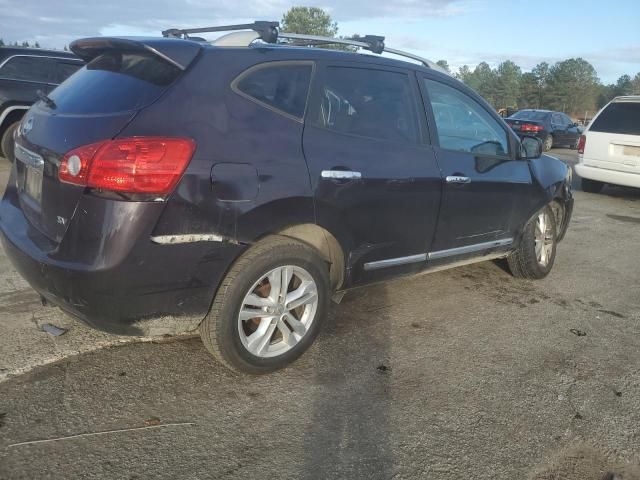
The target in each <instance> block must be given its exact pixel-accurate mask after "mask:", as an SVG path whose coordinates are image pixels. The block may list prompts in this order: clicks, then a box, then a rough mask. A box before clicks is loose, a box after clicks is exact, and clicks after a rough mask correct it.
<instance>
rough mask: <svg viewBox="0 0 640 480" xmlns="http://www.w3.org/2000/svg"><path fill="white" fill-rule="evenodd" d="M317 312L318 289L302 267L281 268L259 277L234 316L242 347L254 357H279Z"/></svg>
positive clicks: (304, 330)
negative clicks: (236, 319)
mask: <svg viewBox="0 0 640 480" xmlns="http://www.w3.org/2000/svg"><path fill="white" fill-rule="evenodd" d="M317 309H318V288H317V285H316V282H315V281H314V279H313V277H312V276H311V275H310V274H309V272H307V271H306V270H305V269H304V268H302V267H298V266H294V265H285V266H281V267H278V268H275V269H273V270H271V271H270V272H268V273H267V274H265V275H264V276H263V277H262V278H260V279H259V280H258V281H257V282H256V283H254V284H253V286H252V287H251V288H250V289H249V292H248V293H247V294H246V295H245V297H244V300H243V301H242V306H241V308H240V313H239V315H238V333H239V334H240V340H241V341H242V345H243V346H244V347H245V348H246V349H247V351H248V352H249V353H251V354H252V355H255V356H256V357H262V358H268V357H275V356H278V355H282V354H284V353H286V352H288V351H289V350H291V349H292V348H293V347H295V346H296V345H297V344H298V343H299V342H300V340H302V338H303V337H304V336H305V335H306V333H307V332H308V330H309V327H310V326H311V323H312V322H313V320H314V319H315V316H316V311H317Z"/></svg>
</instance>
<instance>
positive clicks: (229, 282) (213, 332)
mask: <svg viewBox="0 0 640 480" xmlns="http://www.w3.org/2000/svg"><path fill="white" fill-rule="evenodd" d="M329 297H330V295H329V272H328V268H327V265H326V263H325V262H324V260H323V259H322V258H321V257H320V256H319V255H318V254H317V253H316V252H315V250H314V249H313V248H311V247H309V246H307V245H305V244H302V243H300V242H297V241H295V240H292V239H289V238H286V237H273V238H271V239H268V240H266V241H264V242H261V243H259V244H257V245H255V246H253V247H251V248H250V249H249V250H247V252H246V253H245V254H244V255H243V256H242V257H240V259H239V260H238V261H237V262H236V263H235V264H234V266H233V267H232V269H231V270H230V271H229V273H228V274H227V277H226V278H225V280H224V282H223V283H222V285H221V286H220V289H219V291H218V293H217V295H216V298H215V301H214V303H213V306H212V308H211V312H210V313H209V315H208V316H207V317H206V318H205V320H204V321H203V323H202V325H201V326H200V335H201V337H202V340H203V342H204V344H205V346H206V347H207V349H208V350H209V351H210V352H211V353H212V354H213V355H214V356H215V357H216V358H217V359H218V360H220V361H221V362H222V363H223V364H224V365H225V366H227V367H229V368H230V369H232V370H236V371H241V372H247V373H253V374H259V373H267V372H270V371H273V370H276V369H278V368H282V367H285V366H286V365H288V364H289V363H291V362H292V361H294V360H295V359H296V358H298V357H299V356H300V355H302V353H303V352H304V351H305V350H306V349H307V348H308V347H309V346H310V345H311V343H312V342H313V340H314V339H315V337H316V336H317V334H318V332H319V330H320V327H321V324H322V323H323V321H324V318H325V316H326V312H327V308H328V300H329Z"/></svg>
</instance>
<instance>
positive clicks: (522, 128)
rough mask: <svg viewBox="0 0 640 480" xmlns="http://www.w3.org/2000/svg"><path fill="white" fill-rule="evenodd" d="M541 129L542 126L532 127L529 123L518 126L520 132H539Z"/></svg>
mask: <svg viewBox="0 0 640 480" xmlns="http://www.w3.org/2000/svg"><path fill="white" fill-rule="evenodd" d="M543 128H544V127H543V126H542V125H533V124H531V123H523V124H522V125H520V131H521V132H541V131H542V130H543Z"/></svg>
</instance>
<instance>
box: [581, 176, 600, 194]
mask: <svg viewBox="0 0 640 480" xmlns="http://www.w3.org/2000/svg"><path fill="white" fill-rule="evenodd" d="M581 183H582V190H583V191H585V192H587V193H600V191H601V190H602V188H603V187H604V183H602V182H598V181H597V180H590V179H588V178H583V179H582V181H581Z"/></svg>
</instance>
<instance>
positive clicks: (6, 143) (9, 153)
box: [0, 121, 20, 163]
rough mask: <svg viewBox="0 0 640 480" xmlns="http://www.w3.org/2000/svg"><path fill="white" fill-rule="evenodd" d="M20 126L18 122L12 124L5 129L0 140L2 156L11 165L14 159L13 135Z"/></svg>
mask: <svg viewBox="0 0 640 480" xmlns="http://www.w3.org/2000/svg"><path fill="white" fill-rule="evenodd" d="M18 125H20V122H19V121H18V122H14V123H12V124H11V125H9V126H8V127H7V129H6V130H5V131H4V133H3V134H2V139H0V149H2V154H3V155H4V158H6V159H7V160H9V161H10V162H11V163H13V160H14V158H15V156H14V148H15V147H14V143H13V133H14V132H15V131H16V129H17V128H18Z"/></svg>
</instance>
